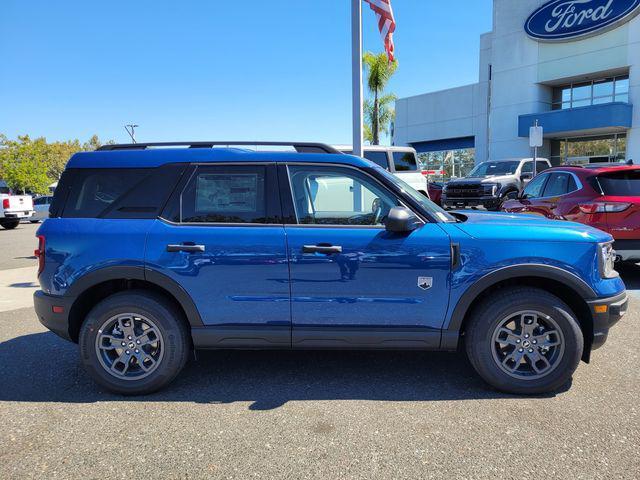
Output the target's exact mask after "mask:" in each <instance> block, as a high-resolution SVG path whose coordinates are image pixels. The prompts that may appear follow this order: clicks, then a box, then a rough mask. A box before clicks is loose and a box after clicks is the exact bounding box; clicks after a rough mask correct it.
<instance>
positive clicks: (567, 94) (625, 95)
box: [553, 75, 629, 110]
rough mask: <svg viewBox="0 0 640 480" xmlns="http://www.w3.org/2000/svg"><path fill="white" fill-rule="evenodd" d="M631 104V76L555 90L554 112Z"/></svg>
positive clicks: (605, 79)
mask: <svg viewBox="0 0 640 480" xmlns="http://www.w3.org/2000/svg"><path fill="white" fill-rule="evenodd" d="M612 102H625V103H628V102H629V76H628V75H625V76H621V77H609V78H603V79H600V80H592V81H589V82H581V83H572V84H570V85H564V86H562V87H556V88H554V89H553V110H566V109H569V108H578V107H588V106H590V105H602V104H603V103H612Z"/></svg>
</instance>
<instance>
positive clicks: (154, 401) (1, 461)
mask: <svg viewBox="0 0 640 480" xmlns="http://www.w3.org/2000/svg"><path fill="white" fill-rule="evenodd" d="M36 228H37V226H36V225H29V224H22V225H21V226H20V227H19V228H18V229H16V230H13V231H6V230H0V300H1V301H2V302H0V424H2V428H0V446H1V447H2V448H0V478H3V479H9V478H31V477H40V478H42V477H46V478H71V477H74V478H77V477H81V476H82V477H85V478H103V477H110V478H139V477H146V478H156V477H163V478H205V477H213V478H215V477H220V478H442V477H443V476H446V477H449V478H488V477H498V476H499V477H501V478H576V479H578V478H584V479H592V478H638V475H639V473H638V472H640V418H639V415H638V414H639V410H640V403H639V402H638V396H639V394H640V373H639V370H638V363H639V362H640V354H639V350H638V348H637V345H638V344H639V342H640V331H639V329H638V328H637V324H638V321H639V320H640V315H639V314H638V311H639V307H640V294H639V293H640V267H632V268H627V269H625V270H624V271H623V272H622V275H623V277H624V279H625V282H626V283H627V286H628V288H629V289H630V291H631V297H632V298H631V306H630V312H629V314H628V315H627V316H626V317H624V318H623V320H622V322H621V323H620V324H619V325H618V326H617V327H616V328H615V329H614V330H613V331H612V333H611V335H610V337H609V342H608V343H607V344H606V345H605V347H603V348H602V349H601V350H598V351H597V352H595V353H594V355H593V361H592V364H591V365H584V364H582V365H581V366H580V368H579V369H578V371H577V373H576V375H575V376H574V379H573V384H572V385H571V388H570V389H568V390H566V391H563V392H558V393H557V394H555V395H550V396H545V397H536V398H522V397H517V396H512V395H505V394H501V393H498V392H495V391H493V390H491V389H490V388H488V387H487V386H486V385H485V384H484V383H483V382H482V381H481V380H480V379H479V378H478V377H477V376H476V374H475V373H474V372H473V371H472V369H471V367H470V365H469V364H468V362H467V361H466V359H465V358H464V357H463V355H455V354H433V353H419V352H413V353H411V352H398V353H395V352H384V353H379V352H253V351H251V352H226V351H220V352H199V353H198V358H197V361H192V362H191V363H190V364H189V365H188V366H187V368H186V370H185V371H184V372H183V374H181V375H180V376H179V377H178V379H177V380H176V381H175V382H174V383H173V384H172V385H171V386H170V387H169V388H168V389H166V390H164V391H162V392H160V393H157V394H154V395H151V396H147V397H142V398H126V397H121V396H116V395H112V394H109V393H106V392H104V391H101V390H100V389H98V387H96V386H95V384H94V383H92V382H91V380H90V379H89V378H88V376H87V375H86V374H85V373H84V372H83V370H82V369H81V368H80V367H79V365H78V361H77V347H76V346H75V345H73V344H70V343H67V342H65V341H63V340H61V339H59V338H58V337H56V336H55V335H54V334H52V333H49V332H48V331H46V330H45V329H44V327H42V326H41V325H40V324H39V323H38V322H37V320H36V318H35V315H34V313H33V310H32V308H31V307H30V295H31V293H32V291H33V289H34V286H35V284H34V283H32V282H33V281H34V277H35V263H36V260H35V258H34V257H32V253H33V249H34V248H35V244H36V242H35V238H34V234H35V230H36Z"/></svg>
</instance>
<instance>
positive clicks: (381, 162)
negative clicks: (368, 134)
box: [364, 151, 389, 170]
mask: <svg viewBox="0 0 640 480" xmlns="http://www.w3.org/2000/svg"><path fill="white" fill-rule="evenodd" d="M364 158H366V159H367V160H369V161H371V162H373V163H375V164H376V165H378V166H380V167H382V168H384V169H385V170H389V157H388V156H387V152H372V151H369V152H367V151H365V152H364Z"/></svg>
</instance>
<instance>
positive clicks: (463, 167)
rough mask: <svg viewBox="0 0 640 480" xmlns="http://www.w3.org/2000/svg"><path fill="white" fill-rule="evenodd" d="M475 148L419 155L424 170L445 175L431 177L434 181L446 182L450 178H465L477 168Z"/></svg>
mask: <svg viewBox="0 0 640 480" xmlns="http://www.w3.org/2000/svg"><path fill="white" fill-rule="evenodd" d="M475 156H476V149H475V148H462V149H458V150H443V151H439V152H426V153H420V154H418V161H419V162H420V165H421V168H422V170H435V171H437V172H440V171H441V170H442V171H444V174H443V175H442V174H437V175H430V176H429V179H430V180H433V181H446V180H449V179H450V178H458V177H464V176H466V175H468V174H469V172H471V170H473V167H475Z"/></svg>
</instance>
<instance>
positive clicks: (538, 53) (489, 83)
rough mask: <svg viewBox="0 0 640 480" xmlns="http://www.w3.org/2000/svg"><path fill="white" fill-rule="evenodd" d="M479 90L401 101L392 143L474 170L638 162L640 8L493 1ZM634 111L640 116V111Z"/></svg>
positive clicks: (602, 2)
mask: <svg viewBox="0 0 640 480" xmlns="http://www.w3.org/2000/svg"><path fill="white" fill-rule="evenodd" d="M493 9H494V10H493V31H491V32H489V33H486V34H484V35H482V36H481V38H480V52H479V55H480V71H479V82H478V83H475V84H473V85H467V86H463V87H457V88H451V89H449V90H443V91H439V92H433V93H425V94H423V95H418V96H414V97H409V98H402V99H399V100H398V101H397V103H396V123H395V127H394V133H393V142H394V144H395V145H410V146H413V147H415V148H416V150H418V152H422V153H424V154H425V155H426V156H427V157H428V156H429V155H431V156H436V157H438V158H444V155H443V154H444V153H448V154H449V155H450V156H451V155H453V156H455V155H456V153H457V152H467V153H468V152H471V153H472V156H471V158H472V159H473V158H474V159H475V162H476V163H478V162H482V161H485V160H488V159H490V160H498V159H504V158H514V157H523V158H524V157H530V156H531V148H530V147H529V138H528V136H529V128H530V127H531V126H532V125H534V123H535V122H536V121H537V122H538V123H539V125H541V126H542V127H543V128H544V146H543V147H542V148H541V149H540V156H544V157H546V158H549V159H550V160H551V161H552V163H553V164H554V165H560V164H567V163H568V164H584V163H595V162H610V161H620V160H629V159H633V160H634V161H635V162H636V163H640V16H639V15H638V14H639V13H640V0H553V1H551V2H549V1H548V0H544V1H541V0H517V1H516V0H494V6H493ZM634 105H636V108H634Z"/></svg>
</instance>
